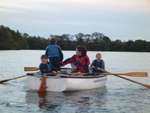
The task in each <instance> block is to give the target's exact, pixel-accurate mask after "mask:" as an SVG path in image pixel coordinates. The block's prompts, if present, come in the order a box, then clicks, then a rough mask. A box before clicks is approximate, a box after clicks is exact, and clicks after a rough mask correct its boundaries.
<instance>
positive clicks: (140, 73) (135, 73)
mask: <svg viewBox="0 0 150 113" xmlns="http://www.w3.org/2000/svg"><path fill="white" fill-rule="evenodd" d="M61 69H70V68H61ZM38 70H39V68H37V67H24V71H38ZM74 74H76V75H81V74H82V75H85V74H87V73H74ZM113 74H117V75H123V76H130V77H147V76H148V74H147V72H128V73H113Z"/></svg>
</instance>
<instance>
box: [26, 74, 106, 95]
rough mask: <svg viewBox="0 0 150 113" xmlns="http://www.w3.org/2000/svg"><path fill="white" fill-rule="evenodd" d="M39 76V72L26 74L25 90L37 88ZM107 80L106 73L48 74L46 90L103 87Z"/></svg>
mask: <svg viewBox="0 0 150 113" xmlns="http://www.w3.org/2000/svg"><path fill="white" fill-rule="evenodd" d="M41 76H42V75H40V73H39V72H37V73H35V74H33V75H32V76H28V77H27V79H26V89H27V90H29V91H30V90H39V87H40V85H41ZM106 80H107V76H106V75H103V74H101V75H88V76H77V75H71V76H66V75H65V76H64V74H58V75H57V76H48V78H47V81H46V83H47V89H46V90H47V91H54V92H63V91H79V90H88V89H95V88H100V87H104V86H105V83H106Z"/></svg>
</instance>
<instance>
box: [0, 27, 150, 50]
mask: <svg viewBox="0 0 150 113" xmlns="http://www.w3.org/2000/svg"><path fill="white" fill-rule="evenodd" d="M50 38H55V39H56V40H57V43H58V45H60V47H61V48H62V50H67V51H68V50H75V48H76V47H77V46H78V45H81V46H85V47H86V48H87V50H89V51H110V52H150V41H146V40H134V41H133V40H128V41H121V40H115V41H114V40H111V39H110V38H109V37H108V36H106V35H104V34H103V33H100V32H94V33H92V34H83V33H77V34H75V35H72V34H63V35H50ZM50 38H49V39H46V38H44V37H40V36H30V35H29V34H27V33H20V32H19V31H18V30H17V31H14V30H12V29H10V28H9V27H5V26H3V25H0V50H44V49H45V48H46V47H47V46H48V44H49V42H50Z"/></svg>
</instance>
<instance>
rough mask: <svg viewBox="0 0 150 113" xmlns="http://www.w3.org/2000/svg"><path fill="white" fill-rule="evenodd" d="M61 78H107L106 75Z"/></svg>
mask: <svg viewBox="0 0 150 113" xmlns="http://www.w3.org/2000/svg"><path fill="white" fill-rule="evenodd" d="M60 77H61V78H80V79H85V78H89V79H91V78H102V77H106V75H101V76H95V75H92V76H60Z"/></svg>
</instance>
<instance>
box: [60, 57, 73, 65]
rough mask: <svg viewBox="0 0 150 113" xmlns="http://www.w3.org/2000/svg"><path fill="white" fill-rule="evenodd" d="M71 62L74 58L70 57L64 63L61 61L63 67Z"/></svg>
mask: <svg viewBox="0 0 150 113" xmlns="http://www.w3.org/2000/svg"><path fill="white" fill-rule="evenodd" d="M73 62H74V56H72V57H70V58H68V59H66V60H65V61H63V63H62V64H63V65H67V64H69V63H73Z"/></svg>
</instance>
